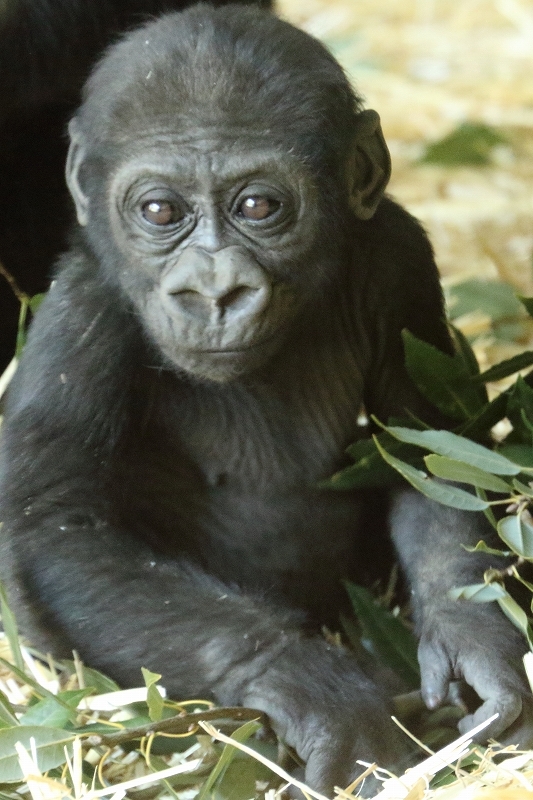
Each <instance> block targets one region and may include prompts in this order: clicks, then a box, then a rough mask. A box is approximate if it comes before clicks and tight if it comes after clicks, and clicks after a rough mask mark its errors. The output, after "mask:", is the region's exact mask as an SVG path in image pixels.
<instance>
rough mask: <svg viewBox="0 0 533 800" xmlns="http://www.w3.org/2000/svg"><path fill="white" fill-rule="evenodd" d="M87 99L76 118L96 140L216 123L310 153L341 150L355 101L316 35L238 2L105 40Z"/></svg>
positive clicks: (189, 130)
mask: <svg viewBox="0 0 533 800" xmlns="http://www.w3.org/2000/svg"><path fill="white" fill-rule="evenodd" d="M311 76H312V78H311ZM84 99H85V102H84V105H83V106H82V109H81V111H80V113H79V122H80V125H81V128H82V130H83V132H84V134H85V136H86V138H87V140H88V141H89V142H91V143H92V145H93V146H98V145H104V146H105V145H110V144H111V145H112V144H121V143H123V142H127V141H128V140H132V139H137V138H138V137H139V136H143V135H149V132H150V131H152V130H154V129H156V130H157V129H159V130H167V131H169V132H170V131H176V130H179V131H180V132H183V134H184V135H185V136H187V137H189V138H194V136H195V135H196V134H197V132H198V135H200V132H204V131H206V130H208V131H209V130H210V129H217V130H220V129H223V130H224V131H225V132H226V134H227V135H228V134H229V135H231V130H235V135H236V138H241V140H242V136H243V131H246V132H248V133H249V135H250V136H253V135H254V132H256V133H260V134H262V133H268V135H269V138H270V141H271V142H272V143H273V144H275V143H276V142H279V143H282V144H283V145H284V147H285V148H286V149H290V150H294V151H295V152H296V151H298V152H300V153H303V155H305V157H306V158H308V159H310V160H311V161H313V160H315V159H318V160H320V158H321V157H322V156H323V154H324V153H323V152H322V151H323V150H324V152H326V151H327V152H328V153H332V152H334V153H337V154H338V155H339V156H341V155H342V153H343V152H344V149H345V147H346V146H347V145H348V142H349V141H350V136H349V132H350V131H351V130H352V126H353V119H354V115H355V114H356V113H357V111H358V110H359V109H360V101H359V99H358V98H357V97H356V95H355V94H354V92H353V91H352V89H351V87H350V85H349V83H348V81H347V79H346V76H345V75H344V73H343V71H342V69H341V67H340V66H339V65H338V64H337V62H336V61H335V60H334V59H333V57H332V56H331V55H330V54H329V53H328V51H327V50H326V49H325V48H324V47H323V46H322V45H321V44H320V43H319V42H318V41H317V40H315V39H313V38H312V37H310V36H308V35H307V34H305V33H303V32H302V31H299V30H297V29H296V28H294V27H293V26H291V25H289V24H288V23H285V22H283V21H281V20H279V19H277V18H276V17H274V16H272V15H270V14H268V13H266V12H262V11H260V10H258V9H255V8H243V7H242V6H233V7H231V6H230V7H229V8H228V7H226V9H217V8H212V7H210V6H206V5H199V6H196V7H194V8H191V9H188V10H186V11H184V12H178V13H175V14H169V15H166V16H164V17H162V18H160V19H159V20H157V21H155V22H152V23H149V24H148V25H146V26H144V27H143V28H140V29H139V30H137V31H135V32H133V33H132V34H130V35H129V36H127V37H125V38H124V39H123V40H122V41H121V42H119V43H118V44H117V45H115V46H114V47H112V48H110V50H109V51H108V53H107V55H106V56H105V57H104V58H103V60H102V61H101V63H100V64H99V66H98V67H97V68H96V70H95V71H94V73H93V75H92V76H91V78H90V79H89V81H88V83H87V86H86V88H85V94H84ZM326 143H327V144H326ZM243 144H245V142H244V141H243Z"/></svg>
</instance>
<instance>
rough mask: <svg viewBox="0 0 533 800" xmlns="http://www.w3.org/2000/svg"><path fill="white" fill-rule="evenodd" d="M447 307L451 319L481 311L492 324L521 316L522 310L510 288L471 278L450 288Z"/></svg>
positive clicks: (496, 282) (494, 282)
mask: <svg viewBox="0 0 533 800" xmlns="http://www.w3.org/2000/svg"><path fill="white" fill-rule="evenodd" d="M448 306H449V312H450V316H451V317H452V318H453V319H457V317H462V316H463V314H469V313H471V312H472V311H481V312H482V313H483V314H486V315H487V316H488V317H490V318H491V320H493V321H494V322H497V321H499V320H507V319H512V318H513V317H519V316H521V315H522V314H523V308H522V306H521V304H520V303H519V301H518V300H517V298H516V294H515V291H514V289H513V287H512V286H509V284H508V283H502V282H501V281H492V280H486V279H484V278H471V279H470V280H467V281H462V282H461V283H456V284H455V285H454V286H452V287H451V288H450V290H449V302H448Z"/></svg>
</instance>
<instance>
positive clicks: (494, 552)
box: [461, 539, 511, 558]
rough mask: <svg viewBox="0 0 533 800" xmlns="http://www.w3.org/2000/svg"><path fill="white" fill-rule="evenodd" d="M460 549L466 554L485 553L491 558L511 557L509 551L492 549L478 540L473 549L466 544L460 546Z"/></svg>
mask: <svg viewBox="0 0 533 800" xmlns="http://www.w3.org/2000/svg"><path fill="white" fill-rule="evenodd" d="M461 547H462V548H463V549H464V550H466V551H467V553H487V554H488V555H491V556H502V557H503V558H507V557H508V556H510V555H511V551H510V550H496V549H495V548H494V547H489V546H488V544H487V543H486V542H484V541H483V539H480V540H479V542H478V543H477V544H476V546H475V547H469V546H468V545H467V544H462V545H461Z"/></svg>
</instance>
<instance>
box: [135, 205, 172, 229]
mask: <svg viewBox="0 0 533 800" xmlns="http://www.w3.org/2000/svg"><path fill="white" fill-rule="evenodd" d="M142 211H143V217H144V218H145V220H146V221H147V222H150V223H151V224H152V225H169V224H170V223H171V222H174V221H175V209H174V208H173V206H172V205H171V204H170V203H168V202H167V201H166V200H150V201H149V202H148V203H145V204H144V205H143V209H142Z"/></svg>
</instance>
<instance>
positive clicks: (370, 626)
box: [344, 581, 420, 689]
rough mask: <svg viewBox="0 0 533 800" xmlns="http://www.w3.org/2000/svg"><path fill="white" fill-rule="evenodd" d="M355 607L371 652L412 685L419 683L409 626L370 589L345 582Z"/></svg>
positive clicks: (410, 686) (415, 654)
mask: <svg viewBox="0 0 533 800" xmlns="http://www.w3.org/2000/svg"><path fill="white" fill-rule="evenodd" d="M344 585H345V587H346V590H347V592H348V595H349V597H350V601H351V603H352V607H353V610H354V612H355V614H356V616H357V620H358V622H359V624H360V625H361V628H362V631H363V636H364V638H365V639H367V640H368V641H369V642H370V643H371V648H372V652H373V653H375V655H376V656H377V658H378V659H379V660H380V661H381V663H382V664H384V665H385V666H387V667H390V669H392V670H393V671H394V672H395V673H396V674H397V675H398V676H399V677H400V678H401V679H402V680H403V681H404V682H405V684H406V685H407V686H408V687H409V688H411V689H416V688H418V686H419V685H420V670H419V667H418V656H417V643H416V640H415V638H414V636H413V634H412V633H411V631H409V630H408V628H406V626H405V625H404V624H403V623H402V622H401V621H400V620H399V619H397V618H396V617H394V616H393V615H392V614H391V613H390V611H387V609H386V608H383V606H380V605H379V604H378V603H377V602H376V600H375V599H374V598H373V597H372V595H371V594H370V592H369V591H368V590H367V589H363V587H361V586H357V585H356V584H355V583H351V582H350V581H345V582H344Z"/></svg>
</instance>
